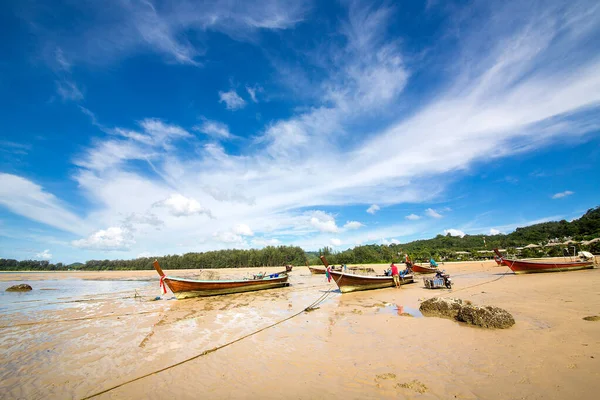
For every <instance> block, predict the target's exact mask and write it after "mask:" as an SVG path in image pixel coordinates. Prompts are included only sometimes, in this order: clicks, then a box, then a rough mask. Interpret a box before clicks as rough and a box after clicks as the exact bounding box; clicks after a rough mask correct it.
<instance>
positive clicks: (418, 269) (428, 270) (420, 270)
mask: <svg viewBox="0 0 600 400" xmlns="http://www.w3.org/2000/svg"><path fill="white" fill-rule="evenodd" d="M412 270H413V272H418V273H419V274H435V273H436V272H437V271H438V269H437V268H432V267H425V266H423V265H416V264H415V265H413V266H412Z"/></svg>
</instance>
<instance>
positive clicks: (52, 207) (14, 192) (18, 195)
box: [0, 173, 86, 234]
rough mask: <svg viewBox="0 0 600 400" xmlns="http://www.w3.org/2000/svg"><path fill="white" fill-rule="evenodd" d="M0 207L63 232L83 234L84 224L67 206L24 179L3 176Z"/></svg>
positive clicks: (3, 174) (1, 174) (1, 178)
mask: <svg viewBox="0 0 600 400" xmlns="http://www.w3.org/2000/svg"><path fill="white" fill-rule="evenodd" d="M0 205H1V206H4V207H6V208H7V209H8V210H10V211H11V212H13V213H15V214H18V215H21V216H23V217H25V218H29V219H31V220H34V221H38V222H41V223H44V224H47V225H50V226H53V227H55V228H58V229H61V230H63V231H67V232H71V233H75V234H81V233H82V232H84V231H85V230H86V224H85V222H84V221H83V220H82V219H81V218H79V217H78V216H77V215H76V214H75V213H74V212H72V211H70V210H69V207H68V206H67V205H66V204H63V202H62V201H60V200H59V199H57V198H56V197H55V196H54V195H53V194H51V193H48V192H46V191H45V190H44V189H43V188H42V187H41V186H39V185H37V184H35V183H33V182H31V181H30V180H27V179H25V178H23V177H20V176H17V175H11V174H5V173H0Z"/></svg>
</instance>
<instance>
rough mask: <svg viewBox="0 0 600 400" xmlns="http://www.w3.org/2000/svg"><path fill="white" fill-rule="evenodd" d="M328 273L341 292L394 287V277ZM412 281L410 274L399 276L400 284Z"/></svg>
mask: <svg viewBox="0 0 600 400" xmlns="http://www.w3.org/2000/svg"><path fill="white" fill-rule="evenodd" d="M329 273H330V274H331V278H332V279H333V281H334V282H335V283H336V285H337V286H338V287H339V288H340V292H342V293H350V292H356V291H359V290H373V289H384V288H390V287H394V278H393V277H391V276H364V275H354V274H348V273H343V272H337V271H330V272H329ZM413 282H414V280H413V276H412V275H406V276H405V277H404V278H400V284H401V285H406V284H408V283H413Z"/></svg>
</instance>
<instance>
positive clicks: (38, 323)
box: [0, 311, 160, 329]
mask: <svg viewBox="0 0 600 400" xmlns="http://www.w3.org/2000/svg"><path fill="white" fill-rule="evenodd" d="M158 312H160V311H141V312H138V313H126V314H108V315H100V316H95V317H81V318H71V319H57V320H51V321H38V322H25V323H22V324H13V325H1V326H0V329H7V328H13V327H17V326H31V325H44V324H56V323H60V322H73V321H88V320H91V319H100V318H113V317H127V316H131V315H142V314H152V313H158Z"/></svg>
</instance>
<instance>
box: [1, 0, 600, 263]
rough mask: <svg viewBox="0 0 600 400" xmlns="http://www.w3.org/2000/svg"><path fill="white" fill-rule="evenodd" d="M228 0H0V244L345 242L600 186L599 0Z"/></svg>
mask: <svg viewBox="0 0 600 400" xmlns="http://www.w3.org/2000/svg"><path fill="white" fill-rule="evenodd" d="M234 3H235V2H230V1H212V2H192V1H182V0H178V1H175V0H173V1H156V0H146V1H136V0H130V1H126V0H110V1H108V0H107V1H106V2H96V1H91V0H90V1H77V2H75V1H30V0H24V1H20V2H3V3H2V5H0V15H1V16H0V22H1V23H0V26H1V28H0V30H1V31H2V37H3V38H5V40H3V41H1V42H0V54H2V57H1V58H0V95H1V96H0V122H1V125H0V129H1V130H0V132H1V137H0V155H1V158H0V257H4V258H17V259H31V258H33V259H50V260H52V261H53V262H65V263H70V262H74V261H84V260H87V259H92V258H94V259H98V258H99V259H105V258H108V259H114V258H134V257H137V256H140V255H164V254H181V253H185V252H190V251H206V250H214V249H225V248H261V247H264V246H266V245H269V244H273V245H279V244H292V245H299V246H302V247H303V248H305V249H307V250H315V249H318V248H320V247H323V246H331V247H334V248H335V249H338V250H343V249H345V248H348V247H353V246H355V245H357V244H366V243H392V242H407V241H410V240H414V239H419V238H429V237H432V236H435V235H436V234H440V233H441V234H445V233H448V232H450V233H451V234H454V235H461V234H464V233H467V234H475V233H486V234H494V233H498V232H503V233H508V232H510V231H512V230H514V229H515V228H516V227H517V226H524V225H528V224H532V223H536V222H541V221H547V220H555V219H562V218H565V219H568V220H570V219H573V218H577V217H579V216H581V215H582V214H583V213H584V212H585V211H586V210H587V209H588V208H591V207H594V206H597V205H599V204H600V196H599V194H600V186H599V185H598V178H597V176H598V175H599V171H600V146H599V145H600V135H599V132H600V113H599V107H600V52H599V51H598V49H599V48H600V5H599V4H598V2H597V1H543V2H535V1H533V2H521V1H502V2H499V1H497V2H490V1H456V2H452V1H432V0H429V1H401V2H359V1H341V2H311V1H276V0H271V1H266V2H262V3H261V4H260V5H259V6H258V5H253V4H250V3H248V4H246V3H243V2H240V3H242V4H241V5H236V4H234ZM525 3H526V4H525Z"/></svg>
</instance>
